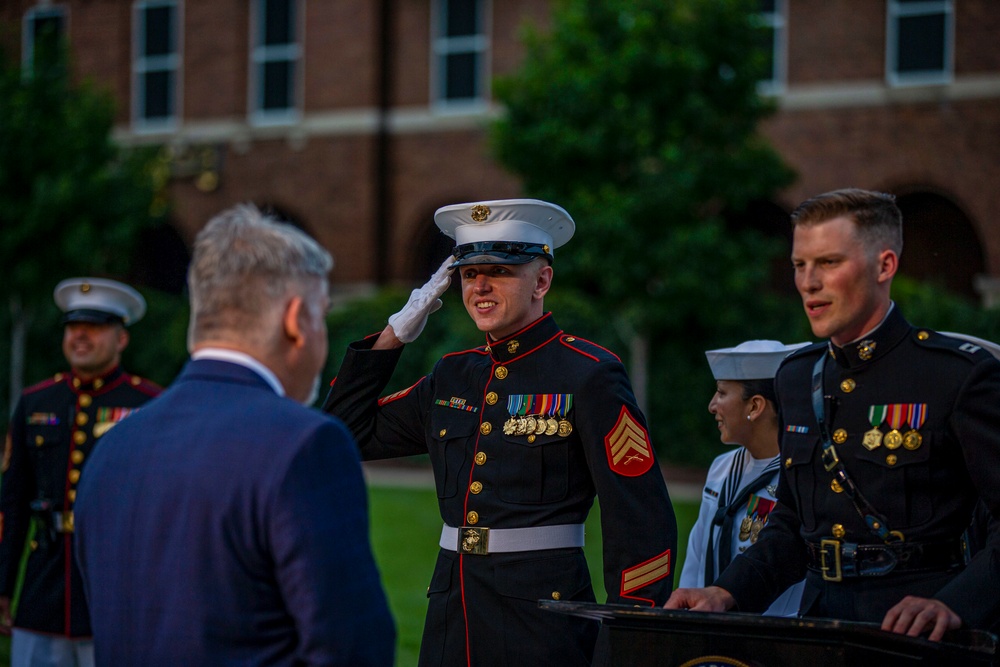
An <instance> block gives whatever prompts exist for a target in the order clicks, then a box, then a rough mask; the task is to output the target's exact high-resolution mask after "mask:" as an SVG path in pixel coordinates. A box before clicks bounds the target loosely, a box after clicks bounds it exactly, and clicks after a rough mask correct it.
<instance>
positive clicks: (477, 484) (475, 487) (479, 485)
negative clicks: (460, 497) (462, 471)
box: [469, 482, 483, 493]
mask: <svg viewBox="0 0 1000 667" xmlns="http://www.w3.org/2000/svg"><path fill="white" fill-rule="evenodd" d="M482 490H483V483H482V482H473V483H472V485H471V486H469V491H472V492H473V493H479V492H480V491H482Z"/></svg>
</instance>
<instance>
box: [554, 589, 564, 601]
mask: <svg viewBox="0 0 1000 667" xmlns="http://www.w3.org/2000/svg"><path fill="white" fill-rule="evenodd" d="M561 597H562V593H560V592H559V591H552V599H553V600H558V599H559V598H561Z"/></svg>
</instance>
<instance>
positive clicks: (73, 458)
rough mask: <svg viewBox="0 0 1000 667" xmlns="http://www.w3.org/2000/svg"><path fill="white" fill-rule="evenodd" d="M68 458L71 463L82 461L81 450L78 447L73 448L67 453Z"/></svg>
mask: <svg viewBox="0 0 1000 667" xmlns="http://www.w3.org/2000/svg"><path fill="white" fill-rule="evenodd" d="M69 460H70V461H72V462H73V463H82V462H83V452H81V451H80V450H79V449H74V450H73V453H72V454H70V455H69Z"/></svg>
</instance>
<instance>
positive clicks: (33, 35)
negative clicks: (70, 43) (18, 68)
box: [21, 5, 66, 71]
mask: <svg viewBox="0 0 1000 667" xmlns="http://www.w3.org/2000/svg"><path fill="white" fill-rule="evenodd" d="M21 35H22V42H21V65H22V67H23V68H24V70H25V71H29V70H30V69H31V68H32V67H33V66H34V65H35V64H36V63H38V62H39V60H45V61H51V60H54V59H57V58H58V57H59V55H60V54H59V51H60V49H61V48H62V47H63V40H65V38H66V9H65V8H64V7H61V6H58V5H46V6H42V7H32V8H31V9H29V10H28V11H27V12H26V13H25V15H24V30H23V31H22V33H21Z"/></svg>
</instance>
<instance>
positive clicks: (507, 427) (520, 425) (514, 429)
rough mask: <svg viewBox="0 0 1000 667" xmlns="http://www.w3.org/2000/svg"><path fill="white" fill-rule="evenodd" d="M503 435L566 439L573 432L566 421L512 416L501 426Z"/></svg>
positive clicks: (552, 418)
mask: <svg viewBox="0 0 1000 667" xmlns="http://www.w3.org/2000/svg"><path fill="white" fill-rule="evenodd" d="M503 432H504V435H532V434H533V435H543V434H544V435H555V434H556V433H558V434H559V435H560V436H562V437H566V436H567V435H569V434H570V433H572V432H573V425H572V424H570V423H569V420H568V419H556V418H555V417H546V416H545V415H525V416H523V417H514V416H512V417H511V418H510V419H508V420H507V421H506V422H504V425H503Z"/></svg>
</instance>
